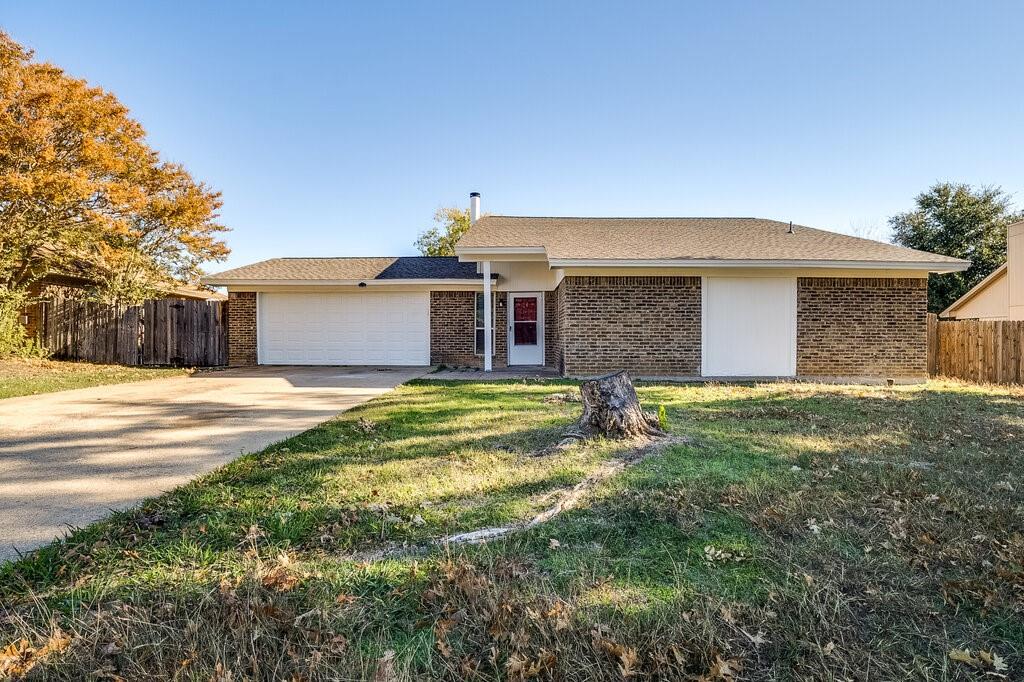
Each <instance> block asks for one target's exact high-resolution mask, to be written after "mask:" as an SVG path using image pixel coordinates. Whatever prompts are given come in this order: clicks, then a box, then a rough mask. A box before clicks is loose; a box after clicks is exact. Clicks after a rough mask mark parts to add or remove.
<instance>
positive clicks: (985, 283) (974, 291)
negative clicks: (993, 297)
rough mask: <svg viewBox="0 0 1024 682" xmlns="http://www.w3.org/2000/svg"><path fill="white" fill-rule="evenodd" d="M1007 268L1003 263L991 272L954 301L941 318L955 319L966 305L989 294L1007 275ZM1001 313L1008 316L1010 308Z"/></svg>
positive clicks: (940, 314) (942, 313)
mask: <svg viewBox="0 0 1024 682" xmlns="http://www.w3.org/2000/svg"><path fill="white" fill-rule="evenodd" d="M1006 266H1007V263H1003V264H1002V265H1000V266H999V267H998V268H996V269H995V270H993V271H992V272H990V273H989V274H988V276H987V277H986V278H985V279H983V280H981V281H980V282H978V283H977V284H975V285H974V286H973V287H971V288H970V289H968V290H967V293H965V294H964V295H963V296H961V297H960V298H958V299H956V300H955V301H953V303H952V304H951V305H950V306H949V307H948V308H946V309H945V310H943V311H942V312H941V313H939V317H954V316H956V313H957V311H959V310H960V309H961V308H963V307H964V306H965V305H967V304H968V303H970V302H971V301H974V300H976V299H977V298H978V297H979V296H982V295H983V294H986V293H988V292H989V290H990V289H991V288H992V287H993V286H995V285H996V284H997V283H998V282H999V280H1001V279H1002V278H1003V277H1004V276H1005V275H1006ZM1001 312H1002V313H1003V314H1004V315H1005V314H1008V312H1009V306H1008V305H1007V310H1005V311H1001Z"/></svg>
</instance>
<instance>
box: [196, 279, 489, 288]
mask: <svg viewBox="0 0 1024 682" xmlns="http://www.w3.org/2000/svg"><path fill="white" fill-rule="evenodd" d="M202 282H203V284H206V285H208V286H214V287H232V286H246V287H249V286H303V287H309V286H359V285H362V284H365V285H366V286H389V285H390V286H395V285H403V284H458V285H465V284H482V283H483V278H482V277H481V278H473V279H464V278H463V279H455V278H432V279H425V278H419V279H397V278H396V279H373V278H368V279H219V278H217V277H216V276H211V277H204V278H203V279H202Z"/></svg>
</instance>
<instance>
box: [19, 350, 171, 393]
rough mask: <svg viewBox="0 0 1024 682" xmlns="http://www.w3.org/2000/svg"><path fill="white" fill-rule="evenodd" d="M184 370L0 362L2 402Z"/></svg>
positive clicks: (62, 363)
mask: <svg viewBox="0 0 1024 682" xmlns="http://www.w3.org/2000/svg"><path fill="white" fill-rule="evenodd" d="M185 372H186V370H182V369H154V368H144V367H124V366H122V365H94V364H91V363H87V362H61V361H55V360H34V359H19V358H11V359H0V399H3V398H14V397H16V396H22V395H35V394H37V393H53V392H54V391H67V390H69V389H72V388H88V387H89V386H104V385H107V384H124V383H128V382H131V381H143V380H145V379H158V378H161V377H169V376H176V375H179V374H184V373H185Z"/></svg>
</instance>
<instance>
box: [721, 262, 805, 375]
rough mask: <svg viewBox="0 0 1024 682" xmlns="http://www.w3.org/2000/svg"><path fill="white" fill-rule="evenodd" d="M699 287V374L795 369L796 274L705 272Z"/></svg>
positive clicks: (779, 372) (777, 372)
mask: <svg viewBox="0 0 1024 682" xmlns="http://www.w3.org/2000/svg"><path fill="white" fill-rule="evenodd" d="M701 292H702V296H701V356H702V360H701V374H703V375H704V376H707V377H728V376H734V377H735V376H741V377H775V376H779V377H789V376H794V375H795V374H796V279H795V278H791V277H705V278H703V280H702V282H701Z"/></svg>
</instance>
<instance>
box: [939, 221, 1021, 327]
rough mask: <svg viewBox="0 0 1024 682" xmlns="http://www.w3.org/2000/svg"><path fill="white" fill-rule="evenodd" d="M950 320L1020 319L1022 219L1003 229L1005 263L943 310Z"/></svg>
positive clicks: (945, 316) (942, 315)
mask: <svg viewBox="0 0 1024 682" xmlns="http://www.w3.org/2000/svg"><path fill="white" fill-rule="evenodd" d="M939 317H943V318H948V319H954V320H1024V221H1022V222H1019V223H1014V224H1013V225H1010V226H1009V227H1008V228H1007V231H1006V262H1005V263H1003V264H1002V265H1000V266H999V267H998V268H996V269H995V270H993V271H992V272H991V273H990V274H989V276H988V277H986V278H985V279H983V280H981V281H980V282H978V283H977V284H975V285H974V286H973V287H971V289H970V290H969V291H968V292H967V293H966V294H964V295H963V296H961V297H960V298H958V299H957V300H956V301H954V302H953V304H952V305H950V306H949V307H948V308H946V309H945V310H943V311H942V312H941V313H940V314H939Z"/></svg>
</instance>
